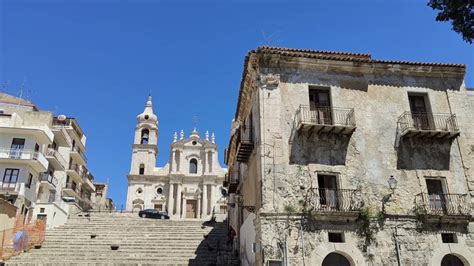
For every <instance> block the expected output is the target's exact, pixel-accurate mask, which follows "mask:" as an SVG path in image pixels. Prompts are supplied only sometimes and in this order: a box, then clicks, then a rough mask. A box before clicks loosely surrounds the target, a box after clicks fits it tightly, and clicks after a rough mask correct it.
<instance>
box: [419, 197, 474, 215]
mask: <svg viewBox="0 0 474 266" xmlns="http://www.w3.org/2000/svg"><path fill="white" fill-rule="evenodd" d="M415 204H416V207H417V208H416V210H417V212H418V214H426V215H433V216H471V208H470V202H469V200H468V197H467V194H428V193H420V194H418V195H416V196H415Z"/></svg>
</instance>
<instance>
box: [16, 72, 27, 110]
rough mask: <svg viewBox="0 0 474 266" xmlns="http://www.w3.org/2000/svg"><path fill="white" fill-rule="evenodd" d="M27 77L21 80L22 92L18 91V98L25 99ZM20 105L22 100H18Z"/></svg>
mask: <svg viewBox="0 0 474 266" xmlns="http://www.w3.org/2000/svg"><path fill="white" fill-rule="evenodd" d="M25 84H26V77H24V78H23V81H22V82H21V85H20V92H19V93H18V98H20V99H23V93H24V90H25V87H26V85H25ZM18 105H20V100H18Z"/></svg>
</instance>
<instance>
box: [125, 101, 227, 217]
mask: <svg viewBox="0 0 474 266" xmlns="http://www.w3.org/2000/svg"><path fill="white" fill-rule="evenodd" d="M157 143H158V117H157V116H156V115H155V114H154V113H153V107H152V100H151V96H150V97H148V101H147V103H146V106H145V110H144V111H143V113H141V114H139V115H138V116H137V126H136V128H135V139H134V144H133V148H132V149H133V151H132V164H131V168H130V174H129V175H128V193H127V207H126V208H127V210H128V211H138V210H141V209H156V210H159V211H165V212H167V213H168V215H169V216H170V217H171V218H172V219H184V218H191V219H209V218H210V217H211V216H212V215H213V214H214V215H216V216H218V217H217V218H219V217H220V218H222V217H223V216H224V215H225V211H226V198H225V197H224V195H223V194H222V193H221V191H222V182H223V180H224V175H225V169H223V168H221V166H220V164H219V160H218V154H217V145H216V143H215V138H214V134H212V135H211V136H209V133H208V132H206V134H205V137H204V139H201V138H200V136H199V134H198V132H197V131H196V130H193V132H192V133H191V135H190V136H189V137H188V138H185V136H184V132H183V131H181V133H180V135H179V137H178V134H177V133H175V135H174V140H173V143H172V144H171V147H170V148H171V149H170V156H169V158H170V160H169V162H168V163H167V164H166V165H165V166H163V167H156V158H157V156H158V147H157Z"/></svg>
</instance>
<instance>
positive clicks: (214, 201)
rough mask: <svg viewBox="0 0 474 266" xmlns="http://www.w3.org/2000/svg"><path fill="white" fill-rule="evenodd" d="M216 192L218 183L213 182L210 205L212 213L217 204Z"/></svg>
mask: <svg viewBox="0 0 474 266" xmlns="http://www.w3.org/2000/svg"><path fill="white" fill-rule="evenodd" d="M214 194H216V185H215V184H211V199H210V200H211V205H210V208H211V209H210V210H209V212H210V213H211V214H212V210H213V208H214V205H215V204H216V200H215V196H214Z"/></svg>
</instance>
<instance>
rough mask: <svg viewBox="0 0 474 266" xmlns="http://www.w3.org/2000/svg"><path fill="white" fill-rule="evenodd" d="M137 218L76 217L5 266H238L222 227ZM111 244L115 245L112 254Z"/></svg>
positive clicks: (113, 216) (218, 225)
mask: <svg viewBox="0 0 474 266" xmlns="http://www.w3.org/2000/svg"><path fill="white" fill-rule="evenodd" d="M202 223H203V222H202V221H191V220H185V221H173V220H157V219H146V218H140V217H138V215H137V214H136V213H134V214H130V213H127V214H125V213H124V214H121V213H91V214H90V216H89V217H87V216H84V215H78V216H74V217H71V218H70V219H69V221H68V222H67V223H66V224H65V225H63V226H61V227H58V228H56V229H53V230H49V231H46V238H45V239H46V240H45V242H44V243H43V245H42V247H41V248H39V249H32V250H30V251H29V252H25V253H23V254H21V255H19V256H16V257H13V258H11V259H10V260H8V261H7V263H6V264H7V265H60V264H62V265H71V264H76V265H84V264H100V265H117V264H120V265H239V262H238V260H237V258H235V257H234V256H232V255H231V254H230V248H229V247H227V246H226V237H227V231H226V226H225V224H224V223H215V224H214V225H213V226H203V225H202ZM111 245H117V246H118V249H117V250H112V249H111Z"/></svg>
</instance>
